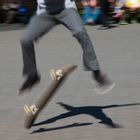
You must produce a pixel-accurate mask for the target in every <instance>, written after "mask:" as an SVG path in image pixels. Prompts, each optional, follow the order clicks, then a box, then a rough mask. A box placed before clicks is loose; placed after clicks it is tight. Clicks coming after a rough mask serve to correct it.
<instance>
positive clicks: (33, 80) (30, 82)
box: [19, 73, 40, 94]
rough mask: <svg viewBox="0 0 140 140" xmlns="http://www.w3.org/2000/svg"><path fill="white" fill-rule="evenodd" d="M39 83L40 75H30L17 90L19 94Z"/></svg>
mask: <svg viewBox="0 0 140 140" xmlns="http://www.w3.org/2000/svg"><path fill="white" fill-rule="evenodd" d="M38 82H40V75H39V74H38V73H34V74H30V75H28V76H27V78H26V80H25V81H24V83H23V84H22V86H21V87H20V89H19V94H21V93H23V92H24V91H25V90H28V89H31V88H32V87H33V86H34V85H35V84H37V83H38Z"/></svg>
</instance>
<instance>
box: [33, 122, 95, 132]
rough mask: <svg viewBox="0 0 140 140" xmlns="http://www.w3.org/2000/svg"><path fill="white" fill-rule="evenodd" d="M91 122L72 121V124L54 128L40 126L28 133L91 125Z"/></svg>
mask: <svg viewBox="0 0 140 140" xmlns="http://www.w3.org/2000/svg"><path fill="white" fill-rule="evenodd" d="M91 124H93V123H73V124H70V125H66V126H60V127H55V128H40V129H38V130H35V131H33V132H32V133H30V134H34V133H41V132H47V131H53V130H59V129H66V128H72V127H80V126H87V125H91Z"/></svg>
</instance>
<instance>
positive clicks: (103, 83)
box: [94, 75, 115, 95]
mask: <svg viewBox="0 0 140 140" xmlns="http://www.w3.org/2000/svg"><path fill="white" fill-rule="evenodd" d="M94 78H95V81H96V87H95V89H94V91H95V92H96V93H98V94H100V95H104V94H107V93H108V92H109V91H111V90H112V89H113V88H114V86H115V83H114V82H112V81H111V80H110V79H108V78H107V77H106V75H99V76H98V77H94Z"/></svg>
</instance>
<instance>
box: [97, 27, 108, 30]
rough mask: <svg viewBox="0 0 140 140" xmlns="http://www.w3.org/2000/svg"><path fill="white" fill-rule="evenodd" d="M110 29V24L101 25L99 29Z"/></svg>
mask: <svg viewBox="0 0 140 140" xmlns="http://www.w3.org/2000/svg"><path fill="white" fill-rule="evenodd" d="M107 29H110V26H100V27H99V28H98V30H107Z"/></svg>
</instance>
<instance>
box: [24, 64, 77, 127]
mask: <svg viewBox="0 0 140 140" xmlns="http://www.w3.org/2000/svg"><path fill="white" fill-rule="evenodd" d="M76 67H77V65H69V66H65V67H62V68H60V69H57V70H54V69H52V70H50V76H51V79H52V81H51V83H50V85H49V86H48V88H47V89H46V91H45V92H44V93H43V95H42V96H41V97H40V98H39V100H37V102H36V103H35V104H33V105H31V106H28V105H25V106H24V111H25V120H24V127H25V128H26V129H29V128H30V127H31V126H32V124H33V123H34V121H35V120H36V118H37V116H38V115H39V113H40V112H41V111H42V109H43V108H44V107H45V106H46V104H47V103H48V102H49V100H50V99H51V97H52V96H53V95H54V94H55V93H56V91H57V90H58V88H59V87H60V85H62V83H63V82H64V81H65V79H66V77H67V76H68V75H69V74H70V73H71V72H72V71H73V70H74V69H75V68H76Z"/></svg>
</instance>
